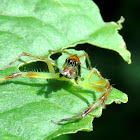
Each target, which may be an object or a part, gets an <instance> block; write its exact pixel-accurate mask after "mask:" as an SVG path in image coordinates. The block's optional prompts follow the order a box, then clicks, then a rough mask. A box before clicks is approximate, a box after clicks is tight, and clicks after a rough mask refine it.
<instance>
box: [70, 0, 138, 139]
mask: <svg viewBox="0 0 140 140" xmlns="http://www.w3.org/2000/svg"><path fill="white" fill-rule="evenodd" d="M94 2H95V3H96V4H97V5H98V7H99V8H100V12H101V15H102V17H103V19H104V21H105V22H109V21H118V20H119V19H120V16H123V17H124V18H125V22H124V23H123V29H122V30H121V31H119V33H120V34H121V35H122V36H123V38H124V40H125V42H126V45H127V49H128V50H129V51H130V52H131V54H132V64H127V63H126V62H125V61H124V60H123V59H122V58H121V57H120V56H119V54H117V53H116V52H113V51H110V50H105V49H101V48H97V47H90V45H88V44H85V45H86V47H87V49H86V50H85V47H84V46H85V45H82V46H80V49H81V48H83V49H84V50H85V51H86V52H87V53H88V54H89V56H90V58H91V56H92V58H91V59H92V66H95V67H96V68H97V69H98V70H99V71H100V72H101V74H102V75H103V77H105V78H108V79H111V80H110V82H111V84H113V86H114V87H115V88H117V89H119V90H121V91H123V92H125V93H126V94H127V95H128V97H129V101H128V103H127V104H120V105H118V104H115V103H113V104H112V105H110V106H107V107H106V109H105V110H103V114H102V116H101V117H100V118H96V119H95V120H94V122H93V129H94V131H92V132H78V133H76V134H73V135H69V137H70V139H72V140H77V139H80V140H85V139H87V140H103V139H108V140H112V139H113V140H118V139H127V140H129V139H136V140H138V139H140V126H139V125H140V121H139V120H140V103H139V100H140V93H139V85H140V56H139V55H140V47H139V41H140V39H138V38H139V36H140V35H139V34H140V16H139V15H140V0H104V1H103V0H94ZM93 18H94V17H93ZM114 43H115V42H114ZM76 48H77V49H78V47H76Z"/></svg>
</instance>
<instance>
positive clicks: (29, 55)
mask: <svg viewBox="0 0 140 140" xmlns="http://www.w3.org/2000/svg"><path fill="white" fill-rule="evenodd" d="M23 56H28V57H32V58H36V59H39V60H42V61H44V62H46V64H47V65H48V69H49V72H50V73H55V70H54V68H53V65H52V63H51V61H50V60H49V59H47V58H45V57H38V56H35V55H31V54H29V53H25V52H23V53H22V54H20V55H19V56H18V57H17V58H15V59H14V60H13V61H12V62H10V63H9V64H8V65H7V66H5V67H4V68H2V69H1V70H5V69H7V68H9V67H10V66H11V65H12V64H13V63H15V62H16V61H18V60H19V59H20V58H21V57H23Z"/></svg>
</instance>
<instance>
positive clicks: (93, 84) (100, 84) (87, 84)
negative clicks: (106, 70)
mask: <svg viewBox="0 0 140 140" xmlns="http://www.w3.org/2000/svg"><path fill="white" fill-rule="evenodd" d="M94 74H95V75H94ZM93 75H94V76H97V77H98V80H97V81H91V77H92V76H93ZM78 84H79V86H81V87H84V88H88V89H91V90H94V91H95V90H96V91H100V92H102V93H103V94H102V96H101V97H100V98H99V99H98V100H97V101H96V102H95V103H94V104H92V105H91V106H90V107H89V108H88V109H86V110H85V111H84V112H83V113H82V114H81V115H79V116H76V117H73V118H65V119H62V120H60V121H54V120H52V122H53V123H56V124H59V123H61V122H64V121H70V120H77V119H82V118H84V117H85V116H86V115H87V114H89V113H90V112H91V111H93V110H94V109H96V108H97V107H99V106H104V105H105V101H106V99H107V97H108V95H109V93H110V92H111V90H112V87H111V85H110V83H109V81H108V80H107V79H105V78H103V77H102V76H101V74H100V73H99V72H98V70H97V69H95V68H93V69H91V70H90V72H89V74H88V75H87V76H86V77H85V79H84V80H83V81H79V83H78Z"/></svg>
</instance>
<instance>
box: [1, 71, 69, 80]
mask: <svg viewBox="0 0 140 140" xmlns="http://www.w3.org/2000/svg"><path fill="white" fill-rule="evenodd" d="M18 76H22V77H28V78H39V79H58V80H62V81H70V80H69V79H68V78H66V77H62V78H60V77H59V73H55V74H53V73H47V72H17V73H13V74H12V75H8V76H5V77H0V82H2V81H5V80H8V79H13V78H16V77H18Z"/></svg>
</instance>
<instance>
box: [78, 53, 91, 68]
mask: <svg viewBox="0 0 140 140" xmlns="http://www.w3.org/2000/svg"><path fill="white" fill-rule="evenodd" d="M78 57H79V58H81V57H86V59H87V62H88V66H89V69H90V70H91V69H92V67H91V62H90V59H89V56H88V54H87V53H86V52H85V53H84V54H82V55H80V56H78Z"/></svg>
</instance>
